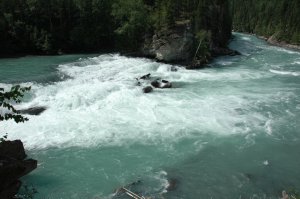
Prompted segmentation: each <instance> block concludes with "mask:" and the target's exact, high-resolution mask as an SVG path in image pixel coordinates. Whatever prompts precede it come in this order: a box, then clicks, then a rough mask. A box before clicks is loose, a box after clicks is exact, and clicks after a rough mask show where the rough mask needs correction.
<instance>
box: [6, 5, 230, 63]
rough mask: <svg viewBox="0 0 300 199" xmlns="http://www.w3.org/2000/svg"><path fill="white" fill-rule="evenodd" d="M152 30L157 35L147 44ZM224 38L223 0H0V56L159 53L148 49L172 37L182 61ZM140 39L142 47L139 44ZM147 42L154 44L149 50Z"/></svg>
mask: <svg viewBox="0 0 300 199" xmlns="http://www.w3.org/2000/svg"><path fill="white" fill-rule="evenodd" d="M186 33H190V34H186ZM154 35H156V36H158V37H156V39H155V40H154V41H153V42H152V43H151V41H150V43H149V38H150V39H151V38H152V36H154ZM185 35H190V37H186V36H185ZM169 36H170V37H169ZM230 37H231V16H230V13H229V4H228V1H227V0H225V1H223V0H213V1H207V0H193V1H192V0H183V1H179V0H176V1H172V0H108V1H103V0H49V1H42V0H15V1H11V0H2V1H1V2H0V45H1V46H2V48H1V49H0V56H1V55H2V56H13V55H16V54H61V53H74V52H101V51H105V52H109V51H114V52H115V51H118V52H126V53H128V52H135V54H140V55H142V56H152V57H159V56H158V55H156V54H155V53H156V52H154V51H156V50H158V48H160V47H161V43H166V42H168V41H169V40H174V38H182V39H181V40H180V39H179V41H178V42H180V44H179V45H180V46H181V47H182V51H187V52H188V55H187V56H186V57H185V58H184V59H185V61H186V60H188V62H190V61H191V60H192V59H195V58H199V60H200V61H201V62H203V63H206V62H207V61H208V59H210V57H211V54H214V53H213V51H215V52H218V53H220V52H222V53H224V52H223V51H220V50H219V48H224V49H226V46H227V42H228V40H229V39H230ZM184 39H188V43H184V42H183V40H184ZM146 41H148V42H146ZM178 42H177V43H178ZM144 43H146V44H145V45H146V46H147V45H148V47H146V49H147V50H144V49H143V48H144V47H143V45H144ZM157 43H159V44H160V46H159V47H157V45H156V44H157ZM199 43H200V44H201V45H198V44H199ZM145 45H144V46H145ZM151 45H152V46H153V45H154V46H156V47H155V48H156V49H154V50H153V49H152V50H151V49H150V50H149V46H151ZM170 46H171V47H173V46H174V45H172V44H170ZM198 46H199V47H198ZM197 47H198V49H197ZM145 51H146V52H145ZM136 52H138V53H136ZM153 52H154V53H153ZM196 52H197V53H196ZM175 53H176V52H175ZM218 53H217V54H218ZM226 53H228V52H226ZM158 54H160V52H159V53H158ZM177 54H178V53H177ZM181 55H182V53H181V52H180V53H179V54H178V55H176V56H177V57H178V56H181ZM160 57H161V56H160ZM173 57H174V56H173ZM182 57H184V56H182ZM161 60H162V61H167V62H168V61H173V60H175V61H177V60H176V58H174V59H169V58H166V59H164V55H163V58H161Z"/></svg>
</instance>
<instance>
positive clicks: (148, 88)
mask: <svg viewBox="0 0 300 199" xmlns="http://www.w3.org/2000/svg"><path fill="white" fill-rule="evenodd" d="M152 91H153V88H152V87H151V86H147V87H145V88H143V93H151V92H152Z"/></svg>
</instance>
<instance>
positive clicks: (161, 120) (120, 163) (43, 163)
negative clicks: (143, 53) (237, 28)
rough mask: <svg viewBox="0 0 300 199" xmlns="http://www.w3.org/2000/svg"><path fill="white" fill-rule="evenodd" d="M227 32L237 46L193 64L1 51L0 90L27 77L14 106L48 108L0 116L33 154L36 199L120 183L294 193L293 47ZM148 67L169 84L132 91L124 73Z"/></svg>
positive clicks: (299, 61) (175, 190) (296, 79)
mask: <svg viewBox="0 0 300 199" xmlns="http://www.w3.org/2000/svg"><path fill="white" fill-rule="evenodd" d="M234 35H235V37H234V39H233V41H232V42H231V43H230V47H231V48H233V49H236V50H238V51H240V52H241V53H242V55H240V56H235V57H220V58H218V59H216V60H215V61H214V62H213V63H211V64H210V66H209V67H207V68H205V69H202V70H186V69H184V68H182V67H178V66H176V67H178V70H177V71H176V72H175V71H173V70H171V68H172V67H173V68H174V66H171V65H167V64H162V63H157V62H154V61H152V60H148V59H141V58H127V57H124V56H120V55H117V54H104V55H64V56H52V57H43V56H42V57H39V56H38V57H37V56H32V57H24V58H13V59H1V60H0V87H4V88H6V89H8V88H10V86H11V85H12V84H16V83H20V84H21V85H24V86H25V85H27V86H28V85H31V86H32V90H31V91H30V93H28V94H27V95H26V96H25V99H24V102H23V103H21V104H19V105H16V107H17V108H28V107H34V106H46V107H47V110H46V111H45V112H44V113H42V114H41V115H39V116H28V118H29V119H30V120H29V121H28V122H26V123H23V124H15V123H14V122H13V121H8V122H2V123H1V124H0V127H1V133H0V135H4V132H7V133H8V136H9V139H22V141H23V142H24V144H25V147H26V150H27V153H28V155H29V156H30V157H31V158H35V159H37V160H38V162H39V163H38V168H37V169H36V170H35V171H33V172H32V173H31V174H30V175H28V176H26V177H24V178H23V181H24V182H25V183H26V184H27V185H28V186H33V187H35V188H36V189H37V191H38V193H37V194H35V198H50V199H100V198H105V199H106V198H121V199H122V198H124V199H126V198H128V197H127V196H125V195H123V194H119V195H114V194H113V193H114V192H115V190H116V189H117V188H120V187H122V186H126V187H127V188H129V189H131V190H132V191H135V192H137V193H139V194H140V195H144V196H147V197H152V198H166V199H168V198H170V199H173V198H174V199H179V198H183V199H198V198H199V199H202V198H203V199H211V198H214V199H222V198H224V199H225V198H230V199H232V198H236V199H240V198H249V199H250V198H279V197H281V192H282V191H283V190H287V191H288V190H292V189H296V190H299V189H300V53H299V52H295V51H291V50H286V49H283V48H278V47H274V46H270V45H268V44H267V43H266V42H265V41H262V40H260V39H258V38H256V37H254V36H249V35H244V34H239V33H235V34H234ZM147 73H151V75H152V77H153V78H163V79H167V80H169V81H172V82H173V88H172V89H165V90H159V89H156V90H154V92H153V93H150V94H143V93H142V91H141V89H142V87H139V86H137V85H136V80H135V77H138V76H141V75H144V74H147ZM143 84H144V85H148V84H149V82H147V81H144V82H143ZM2 111H3V110H2ZM134 182H135V183H134ZM169 184H171V188H168V186H169Z"/></svg>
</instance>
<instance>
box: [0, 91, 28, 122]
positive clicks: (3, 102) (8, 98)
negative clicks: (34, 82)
mask: <svg viewBox="0 0 300 199" xmlns="http://www.w3.org/2000/svg"><path fill="white" fill-rule="evenodd" d="M30 89H31V87H21V86H20V85H17V86H13V87H12V88H11V89H10V91H7V92H5V91H4V89H3V88H0V107H1V108H4V109H6V110H9V111H10V112H9V113H4V115H0V122H1V121H4V120H10V119H13V120H14V121H15V122H16V123H19V122H25V121H27V120H28V118H26V117H23V116H22V115H20V112H19V111H18V110H16V109H15V108H14V106H13V105H12V103H20V102H21V98H22V97H23V96H24V93H25V92H26V91H29V90H30Z"/></svg>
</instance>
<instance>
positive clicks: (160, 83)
mask: <svg viewBox="0 0 300 199" xmlns="http://www.w3.org/2000/svg"><path fill="white" fill-rule="evenodd" d="M151 85H152V86H153V87H154V88H172V83H171V82H169V81H167V80H161V81H159V80H155V81H152V82H151Z"/></svg>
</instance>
